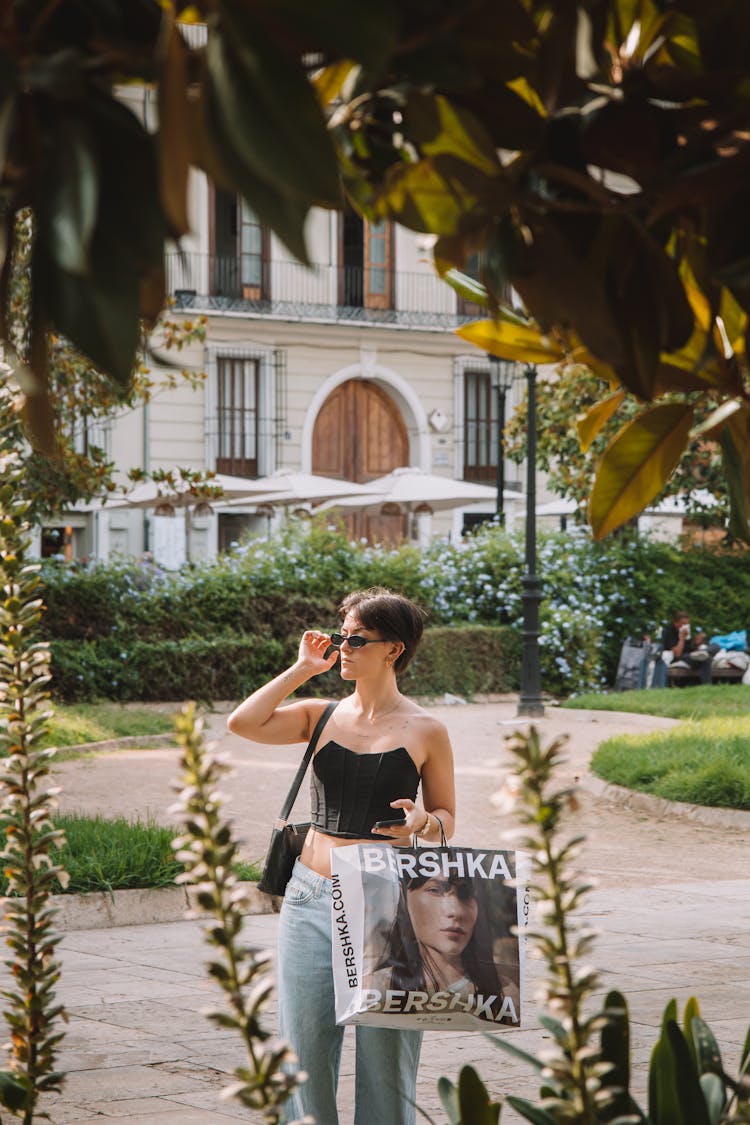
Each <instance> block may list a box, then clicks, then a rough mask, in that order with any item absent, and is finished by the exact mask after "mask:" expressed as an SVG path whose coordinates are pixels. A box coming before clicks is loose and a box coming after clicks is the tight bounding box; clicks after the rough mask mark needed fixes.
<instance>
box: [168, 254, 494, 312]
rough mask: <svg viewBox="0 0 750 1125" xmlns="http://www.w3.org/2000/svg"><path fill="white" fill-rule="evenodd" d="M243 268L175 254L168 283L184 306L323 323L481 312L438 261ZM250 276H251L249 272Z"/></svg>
mask: <svg viewBox="0 0 750 1125" xmlns="http://www.w3.org/2000/svg"><path fill="white" fill-rule="evenodd" d="M258 265H259V263H258V262H257V261H252V262H251V263H250V266H251V267H252V266H254V267H256V272H255V273H253V270H252V268H249V269H247V270H243V261H242V259H241V258H219V257H215V256H213V255H209V254H179V253H172V254H168V255H167V257H166V269H167V287H168V291H169V293H170V294H171V295H172V296H173V297H174V298H175V302H176V306H177V308H178V309H194V310H196V311H199V312H210V311H216V312H239V313H243V314H244V315H246V316H248V317H259V318H265V317H268V318H273V319H279V320H298V321H312V322H317V323H321V324H346V323H357V324H383V325H391V326H393V327H395V328H415V327H418V328H437V329H446V330H450V329H453V328H457V327H458V326H459V325H461V324H465V323H466V322H467V321H469V320H473V319H476V317H477V316H478V315H480V316H481V315H482V313H481V310H478V309H477V308H476V307H474V306H464V305H463V303H462V301H461V299H460V298H459V297H457V296H456V294H455V293H454V292H453V290H452V289H451V288H450V287H449V286H448V285H446V283H445V282H444V281H441V280H440V278H438V277H437V276H436V275H435V274H434V273H433V272H432V269H431V267H429V266H425V268H424V270H423V271H419V272H413V273H405V272H401V271H396V272H394V273H389V274H386V273H385V271H384V270H382V269H378V268H377V267H366V266H364V267H355V266H330V265H313V266H311V267H306V266H303V265H300V264H299V263H298V262H291V261H268V262H264V263H263V264H262V267H261V268H260V270H257V267H258ZM243 275H244V276H243Z"/></svg>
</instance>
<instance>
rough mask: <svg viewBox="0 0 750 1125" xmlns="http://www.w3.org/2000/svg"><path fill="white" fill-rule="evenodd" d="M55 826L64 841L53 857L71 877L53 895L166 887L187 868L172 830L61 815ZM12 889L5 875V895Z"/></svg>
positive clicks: (0, 887) (1, 886)
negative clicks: (175, 848) (179, 856)
mask: <svg viewBox="0 0 750 1125" xmlns="http://www.w3.org/2000/svg"><path fill="white" fill-rule="evenodd" d="M0 825H3V821H2V818H0ZM55 825H56V827H57V829H58V830H59V831H60V832H62V833H64V839H63V840H62V841H61V843H60V844H59V846H57V847H55V848H53V849H52V851H51V853H50V855H51V859H52V861H53V863H54V864H55V866H56V867H58V868H60V869H61V870H62V871H63V872H64V873H65V875H64V878H63V880H62V882H60V880H59V879H56V880H54V881H53V882H52V883H51V885H50V889H51V891H52V893H53V894H86V893H88V892H91V891H107V892H110V893H111V892H112V891H116V890H133V889H135V888H138V887H166V886H170V885H172V884H174V882H175V880H176V878H177V876H178V875H179V873H180V872H181V871H182V870H183V867H182V864H180V863H178V862H177V860H176V859H175V857H174V853H173V851H172V836H173V831H172V829H171V828H165V827H163V826H160V825H158V824H154V823H153V822H151V821H146V822H144V821H140V820H136V821H128V820H126V819H125V818H123V817H115V818H113V819H111V820H108V819H106V818H105V817H101V816H94V817H85V816H59V817H57V818H56V821H55ZM7 893H8V880H7V878H6V877H5V876H4V875H2V874H0V894H7Z"/></svg>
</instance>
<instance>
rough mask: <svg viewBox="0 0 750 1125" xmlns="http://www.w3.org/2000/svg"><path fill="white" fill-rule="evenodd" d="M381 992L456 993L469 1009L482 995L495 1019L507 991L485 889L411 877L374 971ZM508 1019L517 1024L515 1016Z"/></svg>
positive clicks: (454, 880)
mask: <svg viewBox="0 0 750 1125" xmlns="http://www.w3.org/2000/svg"><path fill="white" fill-rule="evenodd" d="M374 976H375V981H376V984H375V985H374V987H377V988H378V989H379V990H380V991H383V990H385V989H396V990H398V991H404V992H431V993H434V992H451V993H454V994H456V995H457V996H459V997H460V998H461V1000H462V1001H463V1002H465V1003H466V1005H467V1009H468V1010H470V1009H471V1007H472V1006H473V1003H472V1002H473V1001H476V999H477V998H478V997H481V998H482V999H481V1003H482V1005H483V1007H484V1010H485V1011H486V1010H487V1009H489V1011H490V1012H491V1013H492V1016H493V1017H496V1016H497V1015H498V1014H499V1013H500V1011H501V1010H502V1007H503V999H504V992H503V986H502V983H501V981H500V977H499V976H498V972H497V967H496V965H495V962H494V960H493V935H492V928H491V926H490V920H489V910H488V904H487V901H486V892H485V891H484V888H483V886H482V885H481V882H480V881H479V880H474V879H462V878H459V877H457V876H455V875H453V874H451V875H449V876H448V877H447V878H443V877H442V876H437V877H426V876H414V877H410V876H407V877H406V878H405V879H404V880H403V881H402V883H401V892H400V897H399V904H398V908H397V911H396V917H395V919H394V923H393V927H392V929H391V932H390V935H389V938H388V945H387V950H386V953H385V955H384V956H383V957H382V958H381V960H380V963H379V964H378V966H377V969H376V972H375V974H374ZM507 1022H508V1023H512V1022H513V1020H512V1018H511V1017H510V1016H508V1017H507Z"/></svg>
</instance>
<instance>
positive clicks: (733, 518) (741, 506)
mask: <svg viewBox="0 0 750 1125" xmlns="http://www.w3.org/2000/svg"><path fill="white" fill-rule="evenodd" d="M719 441H720V444H721V452H722V459H723V462H724V475H725V477H726V482H727V489H728V490H729V530H730V531H731V533H732V535H733V536H734V537H735V539H738V540H740V542H743V543H750V520H749V519H748V514H749V511H750V503H749V502H748V501H749V499H750V498H749V497H748V492H747V483H746V477H745V468H744V464H743V458H742V455H741V453H740V450H739V449H738V445H737V443H736V441H735V437H734V434H733V433H732V431H731V429H730V428H729V427H728V426H725V427H724V429H723V430H722V433H721V437H720V439H719Z"/></svg>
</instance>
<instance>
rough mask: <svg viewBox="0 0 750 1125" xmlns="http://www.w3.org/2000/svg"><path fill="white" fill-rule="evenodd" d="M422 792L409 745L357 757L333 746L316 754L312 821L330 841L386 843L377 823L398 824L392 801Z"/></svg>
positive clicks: (355, 754)
mask: <svg viewBox="0 0 750 1125" xmlns="http://www.w3.org/2000/svg"><path fill="white" fill-rule="evenodd" d="M418 788H419V770H418V769H417V767H416V765H415V764H414V760H413V758H412V757H411V755H410V754H409V752H408V750H407V749H406V747H404V746H399V747H398V748H397V749H396V750H386V751H384V753H382V754H357V753H355V752H354V751H353V750H349V748H348V747H346V746H341V745H340V744H339V743H338V742H333V741H331V742H327V743H326V744H325V746H322V747H321V748H320V750H318V752H317V753H316V754H315V755H314V757H313V761H312V770H311V773H310V808H311V812H312V822H313V824H314V825H315V827H316V828H319V829H320V830H321V832H325V833H326V834H327V835H328V836H342V837H344V838H345V839H354V840H381V841H382V840H384V839H386V837H384V836H378V835H373V833H372V831H371V829H372V826H373V824H374V823H375V821H376V820H394V819H395V818H396V817H397V816H398V815H399V810H398V809H392V808H391V801H395V800H397V799H398V798H399V797H409V798H410V799H411V800H412V801H413V800H414V798H415V797H416V795H417V789H418Z"/></svg>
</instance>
